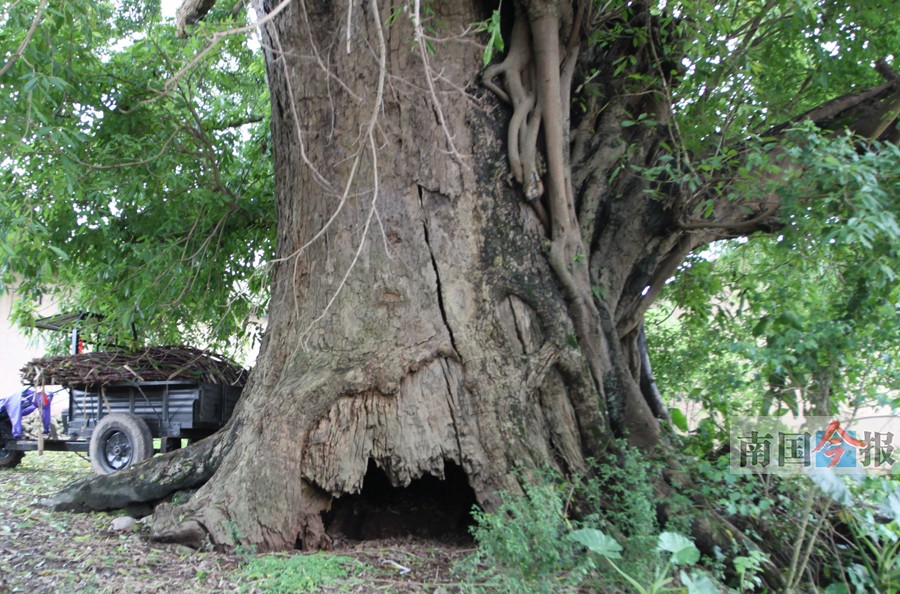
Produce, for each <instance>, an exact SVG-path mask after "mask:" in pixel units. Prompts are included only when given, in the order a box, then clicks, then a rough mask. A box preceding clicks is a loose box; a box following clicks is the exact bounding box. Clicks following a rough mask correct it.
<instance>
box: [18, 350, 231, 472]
mask: <svg viewBox="0 0 900 594" xmlns="http://www.w3.org/2000/svg"><path fill="white" fill-rule="evenodd" d="M80 344H81V341H80V339H79V338H78V336H77V334H75V335H73V348H80ZM31 369H33V370H34V371H31ZM23 373H25V374H26V376H28V374H32V377H31V378H30V379H31V381H32V384H34V385H37V382H36V381H35V380H36V379H39V378H44V379H46V380H47V383H48V384H51V383H52V384H60V385H63V387H64V388H65V389H66V390H67V391H68V392H69V407H68V411H67V412H65V413H63V433H64V434H66V435H67V436H68V437H67V438H66V439H51V438H50V437H49V436H44V435H38V436H37V437H36V438H30V437H29V438H22V439H13V435H12V424H11V422H10V419H9V416H8V415H7V414H6V412H5V411H0V468H12V467H14V466H17V465H18V464H19V463H20V462H21V460H22V457H23V456H24V454H25V452H29V451H67V452H82V453H87V454H88V457H89V459H90V462H91V466H92V468H93V469H94V472H96V473H97V474H109V473H112V472H116V471H119V470H123V469H125V468H128V467H129V466H131V465H132V464H135V463H137V462H140V461H142V460H145V459H147V458H149V457H150V456H152V455H153V454H154V453H156V452H166V451H170V450H172V449H175V448H178V447H181V443H182V440H183V439H187V440H188V441H189V442H190V441H193V440H198V439H202V438H204V437H207V436H209V435H211V434H213V433H215V432H216V431H217V430H219V429H220V428H221V427H222V426H224V425H225V423H226V422H227V421H228V419H229V418H230V417H231V413H232V411H233V410H234V407H235V405H236V404H237V401H238V398H240V394H241V390H242V387H243V379H244V377H245V375H246V374H245V373H244V370H242V369H240V368H237V367H235V366H233V365H232V364H230V363H228V362H227V361H225V360H224V359H223V358H221V357H219V356H217V355H212V354H209V353H206V352H203V351H199V350H196V349H190V348H187V347H152V348H150V349H141V350H138V351H133V352H125V351H110V352H99V353H75V354H73V355H70V356H68V357H56V358H50V359H41V360H36V361H35V362H32V363H29V364H28V366H26V368H24V369H23ZM126 378H127V379H126ZM154 438H157V439H159V440H160V441H159V447H154Z"/></svg>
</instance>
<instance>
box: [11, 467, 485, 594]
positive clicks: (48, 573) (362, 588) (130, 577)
mask: <svg viewBox="0 0 900 594" xmlns="http://www.w3.org/2000/svg"><path fill="white" fill-rule="evenodd" d="M90 474H91V469H90V464H89V463H88V462H87V461H86V460H83V459H81V458H80V457H78V456H77V455H75V454H71V453H63V452H46V453H45V454H44V455H43V456H38V455H37V454H35V453H29V454H28V455H26V456H25V458H24V460H23V461H22V464H21V465H20V466H19V467H17V468H14V469H10V470H0V494H2V496H0V594H7V593H9V594H11V593H14V592H27V593H29V594H31V593H60V594H62V593H67V594H68V593H71V592H97V593H107V592H108V593H114V592H115V593H119V592H129V593H135V594H143V593H147V594H149V593H169V592H192V593H196V594H206V593H210V594H211V593H213V592H216V593H219V592H246V593H250V594H255V593H264V592H275V591H278V590H273V589H272V588H271V586H270V585H268V584H267V583H266V581H265V578H263V577H259V576H255V577H254V576H252V575H248V573H247V568H248V567H249V566H250V565H251V561H252V560H254V559H259V558H261V557H263V556H261V555H251V554H249V553H246V552H244V554H240V555H238V554H224V553H218V552H215V551H195V550H193V549H189V548H187V547H183V546H179V545H168V544H160V543H154V542H151V541H150V540H149V539H148V538H147V529H146V527H145V526H144V525H143V524H142V523H140V522H138V523H136V524H135V525H134V526H132V527H131V528H130V529H127V530H116V529H114V528H113V521H114V520H115V519H116V518H118V517H120V516H122V515H123V514H122V513H120V512H112V513H90V514H82V513H78V514H76V513H66V512H52V511H48V510H45V509H43V508H41V507H39V506H38V505H37V502H38V501H39V500H40V499H42V498H44V497H47V496H48V495H51V494H53V493H54V492H56V490H58V489H59V488H60V487H61V486H62V485H64V484H66V483H68V482H70V481H72V480H74V479H76V478H81V477H84V476H87V475H90ZM472 550H473V546H472V545H471V544H470V543H465V542H460V541H459V540H456V541H452V542H450V541H435V540H429V539H422V538H416V537H405V538H391V539H381V540H374V541H372V540H369V541H357V540H349V539H345V540H343V541H340V542H339V543H338V546H336V547H335V551H334V554H338V555H341V556H344V557H351V558H353V559H355V560H356V563H354V564H353V565H352V567H348V569H349V571H348V574H347V577H346V578H344V579H343V580H341V581H339V582H330V583H320V584H317V585H315V586H314V588H313V589H310V590H307V591H315V592H329V593H331V592H333V593H338V592H376V591H378V592H385V591H387V592H454V591H457V590H458V588H457V586H456V583H455V581H454V577H453V575H452V572H451V567H452V565H453V563H455V562H456V561H457V560H459V559H461V558H462V557H463V556H465V555H467V554H468V553H470V552H472ZM295 555H301V553H299V552H290V553H284V554H282V555H281V556H295ZM301 591H302V590H301Z"/></svg>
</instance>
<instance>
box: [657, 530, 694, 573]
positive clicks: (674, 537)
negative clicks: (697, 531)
mask: <svg viewBox="0 0 900 594" xmlns="http://www.w3.org/2000/svg"><path fill="white" fill-rule="evenodd" d="M656 548H657V550H659V551H666V552H668V553H672V562H673V563H675V564H676V565H693V564H694V563H696V562H697V561H699V560H700V549H698V548H697V547H696V546H694V543H693V542H692V541H691V539H689V538H688V537H686V536H684V535H683V534H679V533H677V532H662V533H661V534H660V535H659V539H658V540H657V542H656Z"/></svg>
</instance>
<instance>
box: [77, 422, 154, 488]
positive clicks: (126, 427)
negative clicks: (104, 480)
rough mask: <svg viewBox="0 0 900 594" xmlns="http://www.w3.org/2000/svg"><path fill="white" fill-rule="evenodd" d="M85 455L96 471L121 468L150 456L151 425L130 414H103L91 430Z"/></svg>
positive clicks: (111, 470) (100, 472)
mask: <svg viewBox="0 0 900 594" xmlns="http://www.w3.org/2000/svg"><path fill="white" fill-rule="evenodd" d="M88 455H89V457H90V459H91V468H93V469H94V472H95V473H97V474H111V473H113V472H118V471H119V470H124V469H126V468H128V467H129V466H131V465H132V464H137V463H138V462H142V461H144V460H146V459H147V458H149V457H150V456H152V455H153V437H152V436H151V435H150V428H149V427H147V423H145V422H144V420H143V419H142V418H140V417H139V416H137V415H133V414H131V413H113V414H111V415H106V416H105V417H103V418H102V419H100V422H99V423H97V426H96V427H94V430H93V431H92V432H91V441H90V444H89V446H88Z"/></svg>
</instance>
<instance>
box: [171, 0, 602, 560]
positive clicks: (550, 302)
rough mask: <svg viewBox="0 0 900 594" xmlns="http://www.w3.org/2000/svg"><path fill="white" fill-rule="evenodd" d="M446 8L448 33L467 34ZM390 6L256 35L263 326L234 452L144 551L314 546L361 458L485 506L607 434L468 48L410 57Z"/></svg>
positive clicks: (303, 10)
mask: <svg viewBox="0 0 900 594" xmlns="http://www.w3.org/2000/svg"><path fill="white" fill-rule="evenodd" d="M442 4H443V6H441V8H440V10H442V12H441V14H440V15H437V16H438V18H439V19H440V21H441V28H442V31H443V32H447V33H454V32H462V31H463V30H464V29H465V28H466V27H467V26H468V25H469V24H470V23H472V22H474V21H476V20H479V19H481V18H483V16H484V15H481V14H479V13H478V12H477V8H476V6H475V5H474V4H470V3H466V2H463V3H442ZM348 6H351V7H352V9H353V12H352V13H350V14H349V15H348V14H347V13H346V12H345V11H346V10H347V9H348ZM267 8H270V7H267ZM389 10H390V7H389V6H387V5H382V6H378V5H377V4H376V3H375V2H367V3H364V5H363V6H359V5H358V4H356V3H326V4H324V5H322V4H316V5H313V4H312V3H307V4H306V6H305V7H304V5H303V3H300V2H296V3H293V4H292V5H291V6H289V7H288V8H287V9H286V10H285V11H284V12H283V13H282V15H280V16H279V17H278V18H276V19H275V20H274V21H273V22H272V23H271V24H270V25H269V26H268V27H266V30H265V31H266V36H265V47H266V48H267V50H266V51H267V63H268V74H269V84H270V86H271V89H272V96H273V120H274V126H273V127H274V129H273V133H274V145H275V159H276V162H275V169H276V172H277V179H276V183H277V195H278V208H279V221H280V225H279V229H278V240H279V248H278V261H277V263H276V265H275V267H274V269H273V294H272V302H271V309H270V317H269V324H268V328H269V330H268V331H267V335H266V337H265V340H264V344H263V348H262V352H261V354H260V357H259V360H258V364H257V366H256V368H255V370H254V372H253V377H252V380H251V382H250V384H249V385H248V386H247V388H246V390H245V394H244V397H243V398H242V401H241V404H240V407H239V409H238V410H237V411H236V413H235V417H236V419H235V421H234V422H233V423H232V424H231V426H230V428H229V429H228V430H227V431H226V434H225V436H224V437H223V439H225V440H226V441H228V442H230V443H231V446H230V452H229V454H228V455H227V456H226V457H225V458H224V460H223V462H222V464H221V465H220V467H219V469H218V471H217V472H216V474H215V475H214V476H213V478H212V479H211V480H210V481H209V482H208V483H207V484H206V485H205V486H203V487H202V488H201V489H200V490H199V492H198V493H197V494H196V495H195V496H194V497H193V499H191V501H189V502H188V503H186V504H184V505H181V506H178V507H177V509H173V508H171V507H169V508H166V507H164V508H162V509H160V510H158V511H157V514H156V519H155V522H154V534H155V535H156V536H157V537H158V538H163V539H167V538H169V539H172V538H173V539H178V540H182V541H184V540H188V541H193V540H195V539H196V538H197V537H198V535H201V534H202V532H207V533H208V534H209V536H210V537H211V538H212V540H213V541H214V542H215V543H218V544H220V545H226V546H227V545H233V544H236V543H237V542H242V543H245V544H253V545H256V546H257V547H258V548H259V549H261V550H268V549H278V548H284V547H291V546H294V545H295V544H297V545H299V546H302V547H304V548H314V547H321V546H327V537H326V535H325V526H324V524H323V512H325V511H327V510H328V509H329V507H330V506H331V504H332V501H333V498H335V497H341V496H346V495H348V494H353V493H357V492H359V491H360V490H361V488H362V486H363V479H364V477H365V475H366V470H367V467H368V465H369V462H370V461H373V462H374V464H375V465H377V466H378V467H379V468H380V469H381V470H382V471H384V473H385V474H386V476H387V477H388V479H389V481H390V482H391V484H393V485H395V486H398V487H403V486H407V485H409V484H410V482H411V481H413V480H414V479H417V478H420V477H422V476H424V475H433V476H435V477H438V478H443V477H444V474H445V467H446V465H447V464H448V463H451V462H452V463H453V464H455V465H458V466H460V467H461V468H462V470H463V471H464V473H465V476H466V477H467V480H468V483H469V485H470V486H471V488H472V489H473V490H474V493H475V495H476V497H477V500H478V501H479V502H480V503H481V504H483V505H486V506H488V507H490V506H491V505H492V503H493V502H494V501H495V500H496V497H497V492H498V491H499V490H501V489H517V485H516V484H515V482H514V479H513V477H514V476H515V474H514V472H513V470H514V469H515V468H518V467H530V468H534V467H540V466H550V467H553V468H557V469H559V470H561V471H563V472H571V471H582V470H584V468H585V457H586V456H587V455H600V454H602V451H601V448H602V446H603V444H604V443H605V442H606V441H607V440H609V439H610V438H611V437H612V434H611V432H610V428H609V426H608V424H607V423H606V422H605V417H604V413H603V411H604V402H603V400H602V398H601V392H600V391H599V390H598V388H597V384H596V382H595V381H594V380H593V378H592V376H591V373H590V369H589V366H588V365H587V364H586V362H585V360H584V357H583V356H582V354H581V352H580V351H579V349H578V348H577V343H576V342H575V338H574V337H575V335H576V332H575V329H574V327H573V323H572V321H571V319H570V317H569V315H568V313H567V309H568V306H567V302H566V299H565V296H564V294H563V292H562V291H561V290H560V289H559V288H558V286H559V285H558V282H557V280H556V279H555V277H554V274H553V272H552V270H551V269H550V267H549V266H548V264H547V262H546V260H545V258H544V256H543V252H542V241H543V240H544V229H543V226H542V224H541V222H540V221H539V220H538V218H537V217H536V216H535V214H534V211H533V210H532V209H531V208H529V207H528V206H527V205H526V204H525V203H523V201H522V200H521V197H520V193H519V192H520V191H519V190H518V188H515V187H512V186H510V185H509V184H508V183H507V182H506V180H505V175H506V171H507V165H506V150H505V147H504V146H503V144H502V143H501V142H500V140H498V139H499V138H502V134H501V133H500V132H501V130H500V129H499V128H498V126H499V125H500V124H499V123H498V122H501V121H502V120H503V119H505V118H504V117H503V114H502V111H500V110H501V108H499V107H498V106H497V105H496V100H495V99H494V97H493V96H491V95H488V94H485V93H483V92H482V91H480V90H479V88H478V87H477V86H476V80H475V79H474V73H477V72H478V70H479V65H480V60H481V49H480V48H479V47H477V46H476V45H474V44H471V43H467V42H465V41H459V42H454V41H447V42H443V43H440V44H439V49H438V50H437V51H436V52H434V53H433V54H431V53H427V52H424V51H420V46H419V45H417V43H416V31H415V28H414V25H415V22H414V19H407V17H406V16H401V17H400V19H398V21H397V22H396V23H394V24H393V25H392V26H391V27H390V28H387V27H385V26H384V25H383V23H385V22H386V21H387V19H388V16H389V14H390V12H389ZM337 23H340V24H341V25H340V28H339V29H337V30H336V24H337ZM347 24H349V30H348V29H347V28H346V27H347ZM422 49H424V48H422ZM348 50H349V51H348ZM426 65H427V66H426ZM426 68H427V70H426ZM429 78H431V81H429V80H428V79H429ZM430 85H433V88H434V91H433V92H431V91H430V90H429V87H430ZM498 112H499V113H498ZM498 116H499V117H498Z"/></svg>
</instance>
